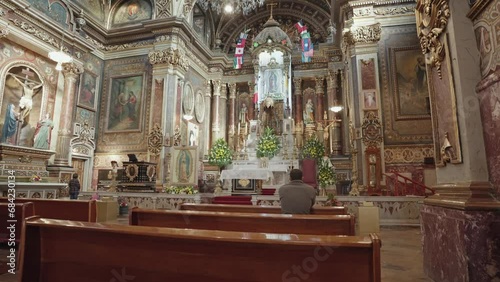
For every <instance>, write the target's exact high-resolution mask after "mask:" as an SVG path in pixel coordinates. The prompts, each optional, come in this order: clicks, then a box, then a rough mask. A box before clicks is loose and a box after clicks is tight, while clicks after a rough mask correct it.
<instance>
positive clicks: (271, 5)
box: [266, 2, 278, 19]
mask: <svg viewBox="0 0 500 282" xmlns="http://www.w3.org/2000/svg"><path fill="white" fill-rule="evenodd" d="M266 5H267V6H269V7H270V8H271V13H270V16H269V18H270V19H272V18H273V7H274V6H278V3H275V2H273V3H271V4H266Z"/></svg>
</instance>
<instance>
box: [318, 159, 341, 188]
mask: <svg viewBox="0 0 500 282" xmlns="http://www.w3.org/2000/svg"><path fill="white" fill-rule="evenodd" d="M336 181H337V174H336V173H335V168H334V167H333V166H332V165H331V164H330V162H329V161H328V160H321V163H320V164H319V166H318V183H319V185H320V186H321V188H326V186H328V185H333V184H335V182H336Z"/></svg>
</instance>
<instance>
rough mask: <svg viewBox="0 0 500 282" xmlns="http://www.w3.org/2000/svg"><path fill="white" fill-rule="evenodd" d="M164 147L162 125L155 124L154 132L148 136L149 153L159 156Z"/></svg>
mask: <svg viewBox="0 0 500 282" xmlns="http://www.w3.org/2000/svg"><path fill="white" fill-rule="evenodd" d="M162 146H163V132H162V131H161V129H160V125H159V124H157V123H155V125H154V127H153V130H152V131H151V132H150V133H149V136H148V151H149V152H151V153H152V154H153V155H155V156H156V155H158V154H160V152H161V148H162Z"/></svg>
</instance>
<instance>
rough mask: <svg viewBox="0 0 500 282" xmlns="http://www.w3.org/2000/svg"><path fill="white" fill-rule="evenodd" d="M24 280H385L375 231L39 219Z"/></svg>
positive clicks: (28, 242)
mask: <svg viewBox="0 0 500 282" xmlns="http://www.w3.org/2000/svg"><path fill="white" fill-rule="evenodd" d="M20 261H21V271H20V272H21V278H20V280H19V281H21V282H32V281H39V282H63V281H64V282H65V281H68V279H69V278H68V277H71V281H73V282H88V281H113V280H114V281H148V282H163V281H205V282H229V281H238V282H240V281H243V282H250V281H253V282H264V281H266V282H268V281H302V280H301V279H300V278H299V276H298V275H297V274H296V273H297V269H298V271H300V272H301V274H302V275H305V276H307V281H311V282H324V281H332V279H333V280H335V281H351V282H371V281H373V282H380V279H381V278H380V276H381V275H380V240H379V239H378V237H377V236H376V235H370V236H367V237H358V236H352V237H351V236H348V237H343V236H340V237H338V236H321V235H290V234H265V233H251V232H229V231H207V230H189V229H173V228H153V227H142V226H126V225H112V224H98V223H88V222H74V221H66V220H52V219H36V220H30V221H28V222H27V223H26V232H25V235H24V236H23V244H22V245H21V258H20Z"/></svg>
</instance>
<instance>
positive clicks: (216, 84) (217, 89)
mask: <svg viewBox="0 0 500 282" xmlns="http://www.w3.org/2000/svg"><path fill="white" fill-rule="evenodd" d="M212 83H213V84H214V96H220V88H221V84H222V82H221V81H220V79H216V80H212Z"/></svg>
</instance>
